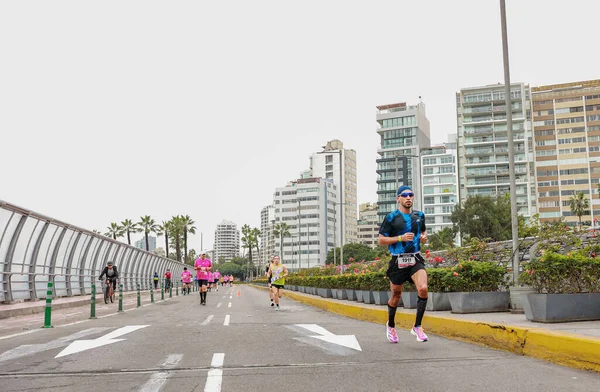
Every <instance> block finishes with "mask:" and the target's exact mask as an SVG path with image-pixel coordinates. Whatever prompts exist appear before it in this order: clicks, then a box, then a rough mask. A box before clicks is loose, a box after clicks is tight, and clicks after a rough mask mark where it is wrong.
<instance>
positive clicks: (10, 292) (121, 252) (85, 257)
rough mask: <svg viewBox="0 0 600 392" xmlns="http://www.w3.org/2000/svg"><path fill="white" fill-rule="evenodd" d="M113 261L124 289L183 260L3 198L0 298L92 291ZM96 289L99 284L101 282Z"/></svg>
mask: <svg viewBox="0 0 600 392" xmlns="http://www.w3.org/2000/svg"><path fill="white" fill-rule="evenodd" d="M109 260H111V261H113V262H114V264H115V265H116V266H117V269H118V271H119V283H121V284H123V290H126V291H130V290H136V288H137V284H139V285H140V287H141V288H142V289H150V286H151V285H152V275H153V273H154V272H155V271H156V272H158V273H159V275H160V276H162V275H164V273H165V271H166V270H167V268H169V269H170V270H171V272H172V273H173V276H174V277H177V276H180V274H181V272H182V271H183V267H184V264H183V263H180V262H177V261H174V260H170V259H167V258H165V257H161V256H159V255H156V254H154V253H151V252H147V251H145V250H142V249H138V248H135V247H133V246H130V245H127V244H124V243H122V242H119V241H115V240H113V239H112V238H108V237H105V236H103V235H100V234H97V233H94V232H92V231H89V230H86V229H82V228H79V227H76V226H73V225H70V224H68V223H65V222H61V221H58V220H56V219H53V218H50V217H47V216H44V215H41V214H38V213H35V212H33V211H29V210H27V209H24V208H21V207H18V206H15V205H13V204H10V203H7V202H4V201H2V200H0V302H4V303H7V302H8V303H10V302H12V301H15V300H36V299H38V298H46V290H47V285H48V282H49V281H51V282H52V283H53V290H54V294H53V295H54V297H71V296H76V295H88V294H90V293H91V287H92V284H93V283H94V282H96V283H100V282H99V281H98V277H99V276H100V273H101V272H102V270H103V269H104V267H105V266H106V263H107V262H108V261H109ZM97 287H100V285H99V284H97Z"/></svg>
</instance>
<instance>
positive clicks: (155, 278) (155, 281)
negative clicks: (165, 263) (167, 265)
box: [152, 272, 160, 290]
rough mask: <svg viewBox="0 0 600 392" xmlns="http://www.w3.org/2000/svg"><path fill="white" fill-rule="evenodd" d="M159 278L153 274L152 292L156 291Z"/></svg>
mask: <svg viewBox="0 0 600 392" xmlns="http://www.w3.org/2000/svg"><path fill="white" fill-rule="evenodd" d="M159 279H160V278H159V277H158V272H155V273H154V276H153V277H152V280H153V281H154V290H158V281H159Z"/></svg>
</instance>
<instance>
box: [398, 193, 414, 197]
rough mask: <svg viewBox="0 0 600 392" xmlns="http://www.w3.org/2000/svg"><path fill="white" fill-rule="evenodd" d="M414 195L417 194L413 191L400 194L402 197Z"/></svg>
mask: <svg viewBox="0 0 600 392" xmlns="http://www.w3.org/2000/svg"><path fill="white" fill-rule="evenodd" d="M414 195H415V194H414V193H412V192H409V193H401V194H400V197H413V196H414Z"/></svg>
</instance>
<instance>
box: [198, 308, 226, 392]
mask: <svg viewBox="0 0 600 392" xmlns="http://www.w3.org/2000/svg"><path fill="white" fill-rule="evenodd" d="M227 317H229V316H227ZM224 360H225V354H224V353H214V354H213V357H212V362H211V363H210V367H211V369H210V370H209V371H208V376H207V377H206V385H204V392H220V391H221V384H222V382H223V362H224Z"/></svg>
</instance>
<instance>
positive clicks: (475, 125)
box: [456, 83, 536, 217]
mask: <svg viewBox="0 0 600 392" xmlns="http://www.w3.org/2000/svg"><path fill="white" fill-rule="evenodd" d="M529 94H530V91H529V85H526V84H523V83H513V84H512V85H511V93H510V95H511V108H510V110H511V111H512V121H513V123H512V128H513V140H514V153H515V155H514V157H515V160H514V161H515V177H516V187H517V189H516V191H517V209H518V213H519V215H521V216H524V217H530V216H532V215H533V214H535V212H536V203H535V199H536V193H535V171H534V159H533V150H532V149H533V146H532V133H531V102H530V97H529ZM456 114H457V120H458V121H457V126H458V138H457V144H458V152H457V153H458V154H457V155H458V178H459V183H460V188H459V196H460V201H461V202H462V201H465V200H466V199H467V198H468V197H469V196H472V195H482V196H492V197H498V196H502V195H504V194H506V193H508V192H509V185H510V184H509V173H508V136H507V124H506V101H505V98H504V85H502V84H493V85H488V86H481V87H469V88H464V89H461V90H460V92H458V93H456Z"/></svg>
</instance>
